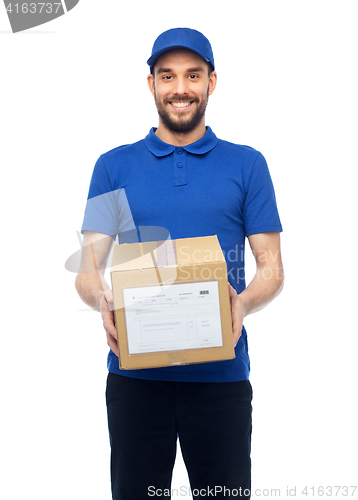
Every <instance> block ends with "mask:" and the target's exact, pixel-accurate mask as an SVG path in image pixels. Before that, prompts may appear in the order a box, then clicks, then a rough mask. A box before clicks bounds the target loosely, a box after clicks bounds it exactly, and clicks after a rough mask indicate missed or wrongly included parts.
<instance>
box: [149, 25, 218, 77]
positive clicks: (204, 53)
mask: <svg viewBox="0 0 358 500" xmlns="http://www.w3.org/2000/svg"><path fill="white" fill-rule="evenodd" d="M175 49H188V50H192V51H193V52H196V53H197V54H199V56H201V57H202V58H203V59H204V60H205V61H206V62H208V63H210V64H211V65H212V67H213V69H215V66H214V55H213V50H212V48H211V45H210V42H209V40H208V39H207V38H206V37H205V36H204V35H203V34H202V33H200V31H196V30H192V29H190V28H174V29H171V30H168V31H164V33H162V34H161V35H159V36H158V38H157V39H156V41H155V42H154V45H153V49H152V55H151V56H150V58H149V59H148V61H147V63H148V64H149V66H150V67H151V68H152V67H153V66H154V64H155V61H156V60H157V59H158V57H160V56H161V55H162V54H164V53H165V52H169V51H170V50H175Z"/></svg>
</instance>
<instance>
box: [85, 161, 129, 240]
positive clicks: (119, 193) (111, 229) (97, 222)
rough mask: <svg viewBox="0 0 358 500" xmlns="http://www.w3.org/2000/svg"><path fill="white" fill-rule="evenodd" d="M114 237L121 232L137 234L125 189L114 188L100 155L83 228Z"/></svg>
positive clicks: (91, 185)
mask: <svg viewBox="0 0 358 500" xmlns="http://www.w3.org/2000/svg"><path fill="white" fill-rule="evenodd" d="M85 230H89V231H95V232H98V233H103V234H107V235H109V236H112V237H113V238H115V237H116V235H117V234H118V233H120V232H122V233H126V234H127V235H128V234H131V233H132V232H133V231H134V233H135V234H136V230H135V225H134V222H133V218H132V214H131V211H130V208H129V205H128V201H127V197H126V194H125V190H124V189H123V188H122V189H115V190H113V188H112V185H111V182H110V177H109V174H108V171H107V168H106V165H105V163H104V161H103V159H102V157H100V158H99V159H98V160H97V162H96V165H95V167H94V170H93V174H92V178H91V182H90V187H89V193H88V199H87V204H86V209H85V214H84V219H83V224H82V228H81V233H83V231H85Z"/></svg>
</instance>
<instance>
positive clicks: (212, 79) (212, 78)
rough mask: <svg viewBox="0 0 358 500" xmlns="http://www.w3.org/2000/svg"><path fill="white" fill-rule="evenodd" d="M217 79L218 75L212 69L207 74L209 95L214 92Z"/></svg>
mask: <svg viewBox="0 0 358 500" xmlns="http://www.w3.org/2000/svg"><path fill="white" fill-rule="evenodd" d="M217 80H218V75H217V74H216V71H212V72H211V75H210V76H209V95H211V94H212V93H213V92H214V90H215V87H216V82H217Z"/></svg>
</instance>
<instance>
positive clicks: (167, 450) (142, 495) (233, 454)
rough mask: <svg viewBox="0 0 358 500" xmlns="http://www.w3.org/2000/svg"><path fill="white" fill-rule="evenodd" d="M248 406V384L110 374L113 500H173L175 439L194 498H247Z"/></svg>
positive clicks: (249, 470)
mask: <svg viewBox="0 0 358 500" xmlns="http://www.w3.org/2000/svg"><path fill="white" fill-rule="evenodd" d="M251 400H252V388H251V384H250V382H249V381H248V380H245V381H240V382H216V383H208V382H166V381H155V380H141V379H135V378H129V377H124V376H121V375H116V374H113V373H109V374H108V379H107V389H106V402H107V412H108V427H109V436H110V444H111V482H112V495H113V500H144V499H148V498H158V497H163V498H170V496H169V491H170V489H171V478H172V470H173V466H174V461H175V455H176V443H177V438H179V441H180V447H181V450H182V455H183V459H184V462H185V465H186V468H187V471H188V476H189V481H190V487H191V495H192V496H193V497H194V498H207V497H209V498H210V497H213V498H228V497H229V498H230V497H237V498H242V497H243V498H249V497H250V488H251V459H250V450H251ZM173 496H174V495H173ZM177 496H179V495H178V493H177ZM189 498H190V497H189V493H188V499H189Z"/></svg>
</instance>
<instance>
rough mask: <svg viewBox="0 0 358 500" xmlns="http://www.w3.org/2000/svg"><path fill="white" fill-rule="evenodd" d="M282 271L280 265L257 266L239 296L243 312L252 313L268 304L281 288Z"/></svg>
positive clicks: (282, 280)
mask: <svg viewBox="0 0 358 500" xmlns="http://www.w3.org/2000/svg"><path fill="white" fill-rule="evenodd" d="M283 283H284V272H283V267H282V265H280V266H276V267H274V268H272V267H262V268H259V269H258V270H257V272H256V274H255V276H254V278H253V280H252V281H251V282H250V284H249V285H248V286H247V287H246V288H245V290H244V291H243V292H241V293H240V294H239V296H238V297H239V298H240V300H241V302H242V305H243V314H244V316H247V315H248V314H251V313H254V312H256V311H259V310H260V309H263V308H264V307H265V306H266V305H267V304H269V303H270V302H271V301H272V300H273V299H274V298H275V297H277V295H279V293H280V292H281V290H282V288H283Z"/></svg>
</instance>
